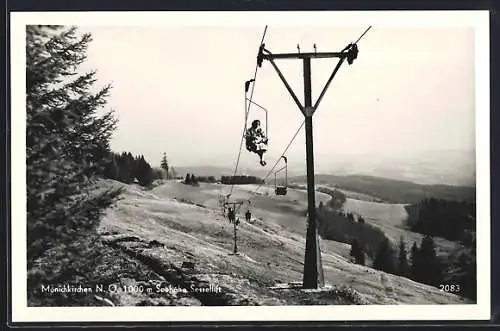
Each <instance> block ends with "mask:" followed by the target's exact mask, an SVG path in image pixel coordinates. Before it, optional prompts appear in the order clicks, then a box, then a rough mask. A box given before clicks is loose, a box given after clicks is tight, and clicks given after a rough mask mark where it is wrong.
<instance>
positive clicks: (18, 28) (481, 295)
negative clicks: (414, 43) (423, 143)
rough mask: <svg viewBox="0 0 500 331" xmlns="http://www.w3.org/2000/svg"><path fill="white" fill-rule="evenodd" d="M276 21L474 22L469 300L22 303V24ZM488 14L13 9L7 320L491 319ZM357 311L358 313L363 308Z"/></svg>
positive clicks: (237, 23)
mask: <svg viewBox="0 0 500 331" xmlns="http://www.w3.org/2000/svg"><path fill="white" fill-rule="evenodd" d="M29 24H61V25H87V26H88V25H94V26H124V25H126V26H145V25H148V26H180V25H184V26H210V25H212V26H262V27H264V25H266V24H268V25H269V28H270V29H271V31H272V28H273V27H276V26H298V25H314V26H318V25H329V26H332V25H337V26H367V25H369V24H371V25H373V26H374V28H376V27H380V26H384V27H388V26H392V27H403V26H404V27H409V26H414V27H417V26H419V27H422V26H425V27H464V26H469V27H474V28H475V31H476V33H475V50H476V67H475V70H476V85H475V86H476V176H477V208H478V214H477V266H478V269H477V277H478V291H477V298H478V303H477V304H475V305H398V306H382V305H380V306H378V305H372V306H363V307H359V306H278V307H269V306H265V307H116V308H104V307H103V308H101V307H99V308H52V307H51V308H34V307H27V299H26V297H27V295H26V294H27V289H26V191H25V189H26V151H25V148H24V147H23V146H26V135H25V122H26V112H25V109H26V107H25V106H26V105H25V84H26V81H25V78H26V73H25V39H26V38H25V26H26V25H29ZM489 75H490V71H489V12H488V11H460V12H459V11H441V12H437V11H434V12H433V11H401V12H396V11H391V12H328V11H323V12H71V13H69V12H57V13H54V12H40V13H34V12H33V13H28V12H24V13H19V12H14V13H11V82H12V91H11V101H12V108H11V118H12V122H11V123H12V130H11V132H12V133H11V134H12V135H11V137H12V146H11V153H12V154H11V156H12V161H11V162H12V163H11V171H12V186H11V189H12V191H11V192H12V200H11V201H12V202H11V208H12V209H11V210H12V222H11V230H12V232H11V234H12V259H11V261H12V275H11V276H12V320H13V322H52V321H54V322H56V321H57V322H70V321H89V322H91V321H95V322H103V321H120V322H126V321H239V320H242V321H279V320H285V321H307V320H320V321H327V320H332V321H355V320H469V319H470V320H480V319H483V320H484V319H486V320H489V319H490V180H489V179H490V159H489V156H490V154H489V153H490V147H489V146H490V141H489V131H490V130H489V128H490V125H489V110H490V108H489V105H490V103H489V94H490V92H489V90H490V84H489ZM361 311H362V312H361Z"/></svg>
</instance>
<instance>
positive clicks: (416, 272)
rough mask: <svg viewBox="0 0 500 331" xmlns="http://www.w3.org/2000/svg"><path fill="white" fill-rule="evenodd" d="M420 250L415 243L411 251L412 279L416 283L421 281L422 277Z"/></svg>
mask: <svg viewBox="0 0 500 331" xmlns="http://www.w3.org/2000/svg"><path fill="white" fill-rule="evenodd" d="M418 252H419V248H418V245H417V243H416V242H413V246H411V251H410V278H411V279H413V280H415V281H420V279H421V276H420V272H421V268H420V267H421V266H420V260H419V253H418Z"/></svg>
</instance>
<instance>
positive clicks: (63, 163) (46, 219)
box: [26, 25, 120, 300]
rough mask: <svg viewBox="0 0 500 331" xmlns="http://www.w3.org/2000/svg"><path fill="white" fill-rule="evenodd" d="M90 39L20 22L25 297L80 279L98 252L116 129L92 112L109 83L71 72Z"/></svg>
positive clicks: (110, 194)
mask: <svg viewBox="0 0 500 331" xmlns="http://www.w3.org/2000/svg"><path fill="white" fill-rule="evenodd" d="M90 42H91V36H90V35H89V34H85V35H83V36H81V37H79V36H78V35H77V31H76V28H66V27H61V26H39V25H37V26H27V27H26V126H27V127H26V166H27V172H26V175H27V178H26V179H27V268H28V297H29V300H33V298H35V297H36V296H37V295H40V294H39V291H38V290H39V288H40V284H42V283H45V284H47V283H49V284H56V283H58V282H59V283H60V282H65V283H69V282H70V281H72V279H73V277H74V276H75V275H80V276H81V277H87V276H88V275H89V274H90V273H91V272H92V271H93V270H94V269H93V264H92V263H94V262H95V261H96V260H97V259H98V257H99V249H98V246H99V244H98V240H97V238H98V235H97V231H96V229H97V227H98V225H99V221H100V216H101V213H102V211H103V210H104V209H106V208H107V207H109V206H110V205H112V204H113V202H114V201H116V198H117V197H118V196H119V194H120V190H108V191H102V190H101V191H98V190H96V188H97V187H96V184H97V181H96V179H97V178H98V176H101V175H103V174H104V171H105V167H106V164H108V163H109V161H110V157H111V151H110V148H109V143H110V137H111V134H112V132H113V130H114V129H115V126H116V119H115V118H114V114H113V112H107V113H105V114H104V115H101V116H98V115H97V111H99V110H100V108H102V107H103V106H105V105H106V98H107V96H108V93H109V90H110V87H109V86H106V87H104V88H103V89H101V90H99V91H98V92H96V93H94V92H92V91H93V90H95V87H94V83H95V81H96V79H95V73H94V72H89V73H85V74H78V72H77V69H78V66H79V65H80V64H81V63H82V62H83V61H84V60H85V58H86V50H87V47H88V44H89V43H90Z"/></svg>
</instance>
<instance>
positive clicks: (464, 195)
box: [289, 174, 476, 203]
mask: <svg viewBox="0 0 500 331" xmlns="http://www.w3.org/2000/svg"><path fill="white" fill-rule="evenodd" d="M289 180H290V182H292V183H295V184H303V183H305V182H306V176H296V177H291V178H289ZM316 183H317V184H322V185H328V186H331V187H337V188H339V189H344V190H350V191H355V192H360V193H364V194H368V195H371V196H374V197H377V198H379V199H381V200H383V201H386V202H392V203H417V202H419V201H420V200H422V199H424V198H427V197H435V198H441V199H448V200H457V201H462V200H465V201H475V199H476V188H475V187H467V186H451V185H439V184H436V185H422V184H416V183H412V182H409V181H403V180H396V179H388V178H382V177H374V176H366V175H348V176H336V175H323V174H320V175H316Z"/></svg>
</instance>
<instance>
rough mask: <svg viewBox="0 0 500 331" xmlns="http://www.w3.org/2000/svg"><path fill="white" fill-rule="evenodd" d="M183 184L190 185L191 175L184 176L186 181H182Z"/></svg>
mask: <svg viewBox="0 0 500 331" xmlns="http://www.w3.org/2000/svg"><path fill="white" fill-rule="evenodd" d="M184 184H191V174H190V173H187V174H186V179H184Z"/></svg>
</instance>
